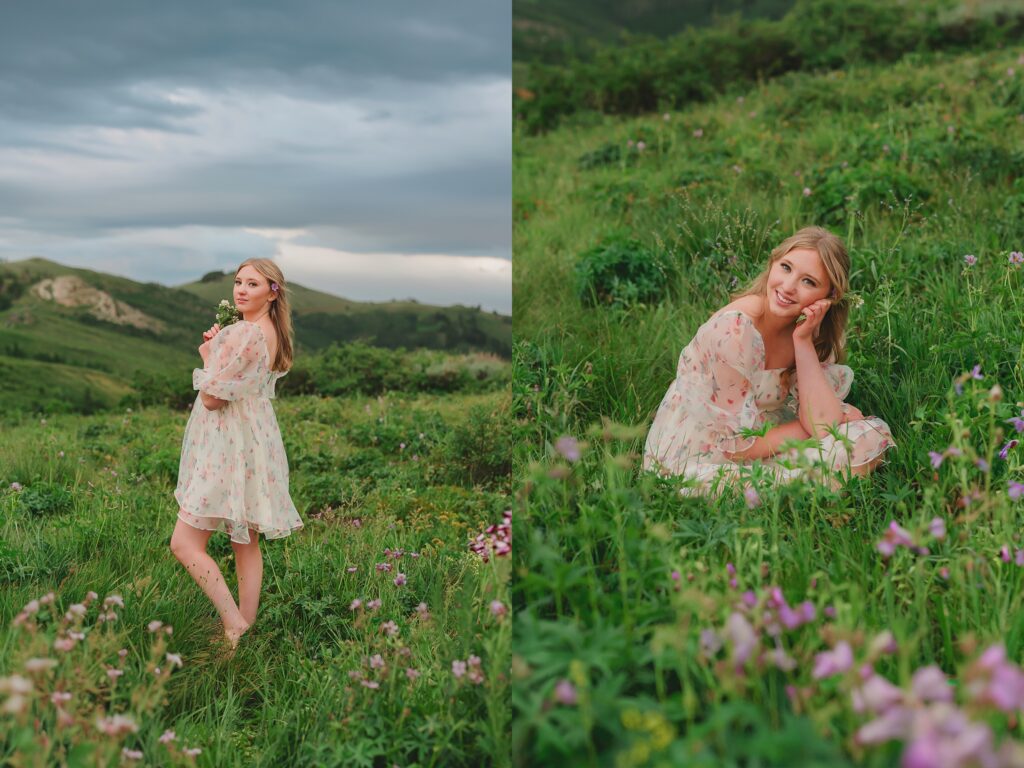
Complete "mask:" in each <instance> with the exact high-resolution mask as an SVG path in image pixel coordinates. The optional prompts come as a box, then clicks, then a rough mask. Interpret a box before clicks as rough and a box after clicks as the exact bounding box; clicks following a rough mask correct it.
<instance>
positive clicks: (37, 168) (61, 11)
mask: <svg viewBox="0 0 1024 768" xmlns="http://www.w3.org/2000/svg"><path fill="white" fill-rule="evenodd" d="M511 23H512V22H511V0H471V1H469V2H467V1H466V0H431V1H430V2H421V1H419V0H402V1H400V2H380V3H356V2H350V1H346V0H298V1H296V0H291V1H290V2H286V3H285V2H265V1H262V2H261V1H259V0H229V1H227V2H213V3H211V2H208V1H205V2H198V0H175V2H172V3H156V2H141V1H139V0H119V1H118V0H101V1H99V2H88V3H83V2H77V1H76V0H63V1H62V2H47V0H39V1H38V2H33V3H28V2H11V3H5V4H4V5H3V11H2V14H0V105H2V106H0V258H4V259H7V260H9V261H14V260H17V259H22V258H27V257H29V256H43V257H45V258H49V259H52V260H54V261H58V262H62V263H65V264H69V265H74V266H83V267H87V268H90V269H96V270H99V271H103V272H110V273H113V274H118V275H124V276H126V277H130V278H133V279H136V280H141V281H156V282H160V283H164V284H167V285H177V284H180V283H184V282H188V281H191V280H194V279H196V278H198V277H200V276H201V275H202V274H204V273H206V272H209V271H211V270H214V269H229V268H233V267H234V266H236V265H237V264H238V262H240V261H241V260H243V259H245V258H248V257H251V256H269V257H272V258H274V259H276V260H277V261H278V263H279V264H280V265H281V267H282V268H283V270H284V273H285V277H286V278H287V279H289V280H292V281H295V282H299V283H302V284H304V285H307V286H309V287H313V288H319V289H321V290H325V291H328V292H331V293H336V294H338V295H341V296H344V297H346V298H351V299H356V300H366V301H386V300H388V299H391V298H408V297H413V298H416V299H418V300H419V301H422V302H425V303H433V304H455V303H460V304H468V305H476V304H480V305H482V306H483V307H484V308H485V309H496V310H498V311H500V312H504V313H510V312H511V307H512V295H511V293H512V288H511V285H512V281H511V207H512V205H511V180H512V179H511V144H512V128H511V125H512V107H511V101H512V100H511V88H512V84H511V57H512V52H511Z"/></svg>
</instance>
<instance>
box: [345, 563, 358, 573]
mask: <svg viewBox="0 0 1024 768" xmlns="http://www.w3.org/2000/svg"><path fill="white" fill-rule="evenodd" d="M358 570H359V568H358V567H357V566H355V565H350V566H349V567H348V568H346V569H345V573H355V572H356V571H358Z"/></svg>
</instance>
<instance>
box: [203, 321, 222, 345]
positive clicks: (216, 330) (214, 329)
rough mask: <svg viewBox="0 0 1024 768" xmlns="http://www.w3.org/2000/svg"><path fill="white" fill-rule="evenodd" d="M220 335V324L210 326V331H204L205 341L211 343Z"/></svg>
mask: <svg viewBox="0 0 1024 768" xmlns="http://www.w3.org/2000/svg"><path fill="white" fill-rule="evenodd" d="M218 333H220V324H219V323H214V324H213V325H211V326H210V330H208V331H203V341H209V340H210V339H212V338H213V337H214V336H216V335H217V334H218Z"/></svg>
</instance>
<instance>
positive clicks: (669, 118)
mask: <svg viewBox="0 0 1024 768" xmlns="http://www.w3.org/2000/svg"><path fill="white" fill-rule="evenodd" d="M661 119H662V120H664V121H665V122H666V123H667V122H668V121H669V120H671V119H672V115H670V114H669V113H668V112H666V113H665V114H664V115H662V116H661Z"/></svg>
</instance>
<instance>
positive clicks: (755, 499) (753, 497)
mask: <svg viewBox="0 0 1024 768" xmlns="http://www.w3.org/2000/svg"><path fill="white" fill-rule="evenodd" d="M743 495H744V497H746V499H747V508H748V509H754V508H755V507H756V506H758V505H759V504H760V503H761V497H760V496H758V495H757V490H756V489H754V488H752V487H751V488H747V489H746V490H745V491H744V492H743Z"/></svg>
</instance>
